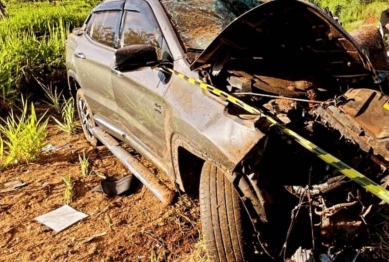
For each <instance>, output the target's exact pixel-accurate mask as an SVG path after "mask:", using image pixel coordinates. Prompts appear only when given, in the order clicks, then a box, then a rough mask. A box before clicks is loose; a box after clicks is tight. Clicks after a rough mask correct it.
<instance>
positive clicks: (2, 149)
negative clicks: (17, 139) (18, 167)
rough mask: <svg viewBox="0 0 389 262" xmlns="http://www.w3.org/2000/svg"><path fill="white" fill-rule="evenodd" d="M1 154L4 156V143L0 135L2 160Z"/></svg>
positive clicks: (0, 158) (0, 159) (1, 158)
mask: <svg viewBox="0 0 389 262" xmlns="http://www.w3.org/2000/svg"><path fill="white" fill-rule="evenodd" d="M3 156H4V143H3V139H2V138H1V136H0V161H2V160H3Z"/></svg>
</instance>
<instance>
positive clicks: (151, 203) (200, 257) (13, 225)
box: [0, 120, 206, 261]
mask: <svg viewBox="0 0 389 262" xmlns="http://www.w3.org/2000/svg"><path fill="white" fill-rule="evenodd" d="M47 130H48V137H47V144H50V145H52V146H54V148H55V150H51V151H50V152H49V153H44V154H42V155H41V156H40V157H39V159H38V160H37V161H35V162H34V163H29V164H20V165H15V166H12V167H8V168H7V169H6V170H3V171H1V173H0V189H2V187H3V184H4V183H6V182H8V181H13V180H15V179H21V180H22V181H23V182H26V183H28V184H27V185H26V186H25V187H23V188H20V189H18V190H15V191H12V192H8V193H0V236H1V237H0V252H1V254H0V261H54V260H55V261H184V260H188V261H205V260H206V259H205V253H204V251H203V248H202V245H201V241H200V239H199V238H200V234H199V232H200V226H199V206H198V203H197V202H196V201H194V200H192V199H189V198H188V197H187V196H180V197H179V198H178V200H177V202H175V204H174V205H172V206H168V207H164V206H163V205H162V204H161V203H160V202H159V200H158V199H157V198H156V197H155V196H154V195H153V194H152V193H151V192H150V191H149V190H148V189H147V188H145V187H143V186H142V185H141V184H140V183H139V182H137V181H136V180H135V181H133V183H132V186H131V187H132V188H131V189H130V191H129V193H126V194H124V195H122V196H115V197H108V196H107V195H105V194H103V193H99V192H92V191H91V189H92V188H94V187H95V186H96V185H98V184H99V183H100V181H101V178H100V177H98V176H97V175H95V172H92V173H91V174H90V175H88V176H82V174H81V171H80V164H79V160H78V156H79V154H82V153H83V152H85V153H86V155H87V156H88V157H89V161H90V167H89V168H90V170H93V171H98V172H99V173H102V174H104V175H105V176H107V177H110V178H115V179H120V178H121V177H122V176H123V175H125V174H128V172H129V171H128V170H127V169H125V167H124V166H123V165H122V164H121V163H120V162H119V161H118V160H117V159H116V158H115V157H114V156H113V155H112V154H111V153H110V152H109V151H108V150H107V149H106V148H105V147H104V146H101V147H96V148H95V147H92V146H90V145H89V144H88V143H87V142H86V140H85V139H84V136H83V134H82V131H81V128H80V129H79V130H78V132H77V134H75V135H68V134H66V133H64V132H61V131H59V130H58V129H57V127H56V126H55V125H54V124H53V121H51V120H50V123H49V126H48V129H47ZM136 157H138V158H140V156H139V155H136ZM140 160H141V161H142V162H143V163H144V164H145V165H146V166H147V167H149V168H150V170H151V171H152V172H154V173H157V172H158V170H157V169H156V168H154V167H153V166H152V165H151V164H150V163H148V162H147V161H146V160H144V159H140ZM66 175H70V177H71V179H72V181H73V182H74V196H73V200H72V202H71V203H70V204H69V205H70V206H71V207H73V208H74V209H76V210H78V211H80V212H83V213H85V214H87V215H88V217H87V218H85V219H84V220H82V221H80V222H78V223H76V224H74V225H73V226H71V227H69V228H67V229H65V230H64V231H61V232H59V233H55V232H54V231H53V230H51V229H50V228H48V227H46V226H45V225H43V224H40V223H39V222H37V221H36V220H34V218H36V217H37V216H40V215H42V214H45V213H47V212H49V211H52V210H55V209H57V208H59V207H61V206H63V205H64V204H66V203H65V198H64V191H65V183H64V182H63V180H62V178H61V176H66Z"/></svg>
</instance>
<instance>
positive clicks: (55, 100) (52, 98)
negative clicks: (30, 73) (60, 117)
mask: <svg viewBox="0 0 389 262" xmlns="http://www.w3.org/2000/svg"><path fill="white" fill-rule="evenodd" d="M36 80H37V82H38V84H39V85H40V86H41V87H42V89H43V91H44V92H45V96H46V98H47V99H48V101H45V100H44V102H45V103H46V104H48V105H49V106H50V107H52V108H53V109H54V110H55V112H56V113H57V114H60V113H61V102H62V101H63V100H64V98H63V96H62V91H59V92H58V90H57V87H54V88H53V85H52V83H50V85H44V84H43V83H42V82H41V81H39V80H38V79H36ZM61 97H62V98H61Z"/></svg>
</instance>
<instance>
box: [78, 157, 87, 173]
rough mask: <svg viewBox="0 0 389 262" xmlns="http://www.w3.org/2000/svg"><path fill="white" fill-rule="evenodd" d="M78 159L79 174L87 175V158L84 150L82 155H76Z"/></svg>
mask: <svg viewBox="0 0 389 262" xmlns="http://www.w3.org/2000/svg"><path fill="white" fill-rule="evenodd" d="M78 160H79V161H80V168H81V174H82V175H83V176H87V175H88V174H89V158H88V157H86V156H85V152H83V155H82V156H81V155H78Z"/></svg>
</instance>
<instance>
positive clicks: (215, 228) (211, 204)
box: [200, 162, 245, 262]
mask: <svg viewBox="0 0 389 262" xmlns="http://www.w3.org/2000/svg"><path fill="white" fill-rule="evenodd" d="M200 213H201V223H202V232H203V239H204V243H205V247H206V251H207V255H208V259H209V260H210V261H220V262H221V261H229V262H230V261H231V262H240V261H245V243H244V235H243V223H242V221H243V217H242V204H241V200H240V198H239V196H238V194H237V192H236V190H235V188H234V186H233V185H232V184H231V183H230V182H229V181H228V180H227V178H226V177H225V175H224V172H223V171H222V170H220V169H219V168H217V167H216V166H214V165H213V164H211V163H209V162H205V164H204V166H203V169H202V172H201V178H200Z"/></svg>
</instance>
